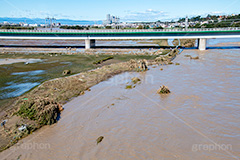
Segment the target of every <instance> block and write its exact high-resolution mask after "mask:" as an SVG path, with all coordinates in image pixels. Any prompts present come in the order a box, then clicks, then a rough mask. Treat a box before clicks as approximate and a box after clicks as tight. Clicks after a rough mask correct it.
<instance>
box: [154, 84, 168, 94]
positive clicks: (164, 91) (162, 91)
mask: <svg viewBox="0 0 240 160" xmlns="http://www.w3.org/2000/svg"><path fill="white" fill-rule="evenodd" d="M157 93H158V94H169V93H171V92H170V90H169V89H168V87H167V86H164V85H163V86H161V87H160V88H159V89H158V90H157Z"/></svg>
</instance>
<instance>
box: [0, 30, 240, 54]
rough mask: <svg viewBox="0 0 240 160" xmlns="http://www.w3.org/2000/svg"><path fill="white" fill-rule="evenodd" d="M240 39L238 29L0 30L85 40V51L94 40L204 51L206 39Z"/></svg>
mask: <svg viewBox="0 0 240 160" xmlns="http://www.w3.org/2000/svg"><path fill="white" fill-rule="evenodd" d="M212 38H240V28H213V29H187V30H186V29H163V30H155V29H145V30H139V29H138V30H98V29H96V30H54V31H49V30H0V39H22V40H23V39H36V40H37V39H55V40H56V39H66V40H67V39H68V40H70V39H71V40H85V49H89V48H91V47H94V46H95V42H96V40H116V39H117V40H126V39H128V40H131V39H198V48H199V50H205V49H206V44H207V39H212Z"/></svg>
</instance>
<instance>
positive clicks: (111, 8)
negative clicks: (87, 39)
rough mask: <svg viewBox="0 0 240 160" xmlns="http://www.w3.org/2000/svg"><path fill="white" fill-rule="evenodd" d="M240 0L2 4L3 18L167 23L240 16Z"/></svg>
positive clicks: (6, 0) (1, 0)
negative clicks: (211, 16) (210, 16)
mask: <svg viewBox="0 0 240 160" xmlns="http://www.w3.org/2000/svg"><path fill="white" fill-rule="evenodd" d="M239 6H240V0H198V1H195V0H64V1H63V0H0V17H16V18H21V17H27V18H46V17H54V18H56V19H72V20H105V19H106V14H111V15H115V16H118V17H120V19H121V21H157V20H161V21H166V20H171V19H174V20H176V19H178V18H180V17H186V16H188V17H192V16H196V15H201V16H205V15H207V14H217V15H223V14H239V13H240V9H239V8H240V7H239Z"/></svg>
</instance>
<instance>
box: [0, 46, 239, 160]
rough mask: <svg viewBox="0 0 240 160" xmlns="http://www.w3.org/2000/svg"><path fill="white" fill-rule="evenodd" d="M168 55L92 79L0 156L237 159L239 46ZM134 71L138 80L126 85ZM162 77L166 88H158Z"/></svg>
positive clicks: (83, 159) (10, 157)
mask: <svg viewBox="0 0 240 160" xmlns="http://www.w3.org/2000/svg"><path fill="white" fill-rule="evenodd" d="M185 55H192V56H199V58H200V59H199V60H191V59H190V58H189V57H185ZM174 62H178V63H180V65H167V66H158V67H156V68H154V67H150V70H149V71H147V72H146V73H124V74H120V75H117V76H115V77H113V78H111V79H109V80H108V81H105V82H101V83H99V84H98V85H96V86H94V87H92V88H91V91H90V92H86V94H85V95H83V96H80V97H77V98H74V99H73V100H72V101H70V102H68V103H67V104H66V105H65V106H64V108H65V110H64V111H63V112H62V114H61V118H60V120H59V122H58V123H56V124H54V125H51V126H45V127H43V128H41V129H40V130H38V131H36V132H35V133H33V134H32V135H30V136H28V137H27V138H24V139H23V140H21V141H20V142H19V143H18V145H15V146H13V147H11V148H10V149H8V150H6V151H3V152H2V153H0V157H1V158H3V159H4V158H7V159H17V157H20V159H39V160H41V159H82V160H85V159H86V160H87V159H109V160H113V159H125V160H126V159H149V160H150V159H184V160H187V159H195V160H198V159H199V160H202V159H239V158H240V143H239V142H240V136H239V135H240V120H239V115H240V99H239V97H240V90H239V89H240V83H239V81H240V51H239V49H229V50H207V51H198V50H184V51H183V52H182V53H181V54H180V55H178V56H177V58H176V59H175V60H174ZM160 68H163V70H162V71H161V70H160ZM135 76H137V77H139V78H140V79H141V84H137V85H136V87H135V88H134V89H130V90H127V89H125V86H126V85H127V83H128V82H129V81H130V79H131V77H135ZM161 85H166V86H168V87H169V88H170V90H171V93H170V94H168V95H158V94H157V93H156V91H157V89H158V88H159V87H160V86H161ZM100 136H103V137H104V138H103V140H102V142H101V143H99V144H97V143H96V139H97V138H98V137H100Z"/></svg>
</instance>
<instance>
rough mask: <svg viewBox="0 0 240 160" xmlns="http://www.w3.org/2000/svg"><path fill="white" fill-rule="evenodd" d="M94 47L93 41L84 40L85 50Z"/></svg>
mask: <svg viewBox="0 0 240 160" xmlns="http://www.w3.org/2000/svg"><path fill="white" fill-rule="evenodd" d="M92 47H95V39H85V49H90V48H92Z"/></svg>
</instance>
